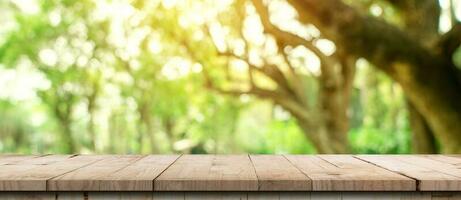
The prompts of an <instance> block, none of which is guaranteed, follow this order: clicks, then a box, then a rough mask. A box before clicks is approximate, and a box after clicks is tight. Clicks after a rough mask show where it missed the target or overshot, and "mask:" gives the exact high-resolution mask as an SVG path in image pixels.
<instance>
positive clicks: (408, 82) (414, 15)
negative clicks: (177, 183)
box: [0, 0, 461, 153]
mask: <svg viewBox="0 0 461 200" xmlns="http://www.w3.org/2000/svg"><path fill="white" fill-rule="evenodd" d="M0 11H1V12H0V23H1V26H0V85H1V90H0V152H20V153H241V152H250V153H411V152H416V153H438V152H447V153H459V152H461V123H459V122H460V120H461V72H460V69H461V51H460V50H459V45H460V44H461V25H460V23H459V19H460V18H461V1H458V0H438V1H437V0H405V1H399V0H357V1H356V0H354V1H352V0H324V1H320V0H271V1H263V0H220V1H214V0H163V1H160V0H149V1H145V0H97V1H91V0H79V1H73V0H3V1H0Z"/></svg>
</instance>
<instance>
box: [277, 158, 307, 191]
mask: <svg viewBox="0 0 461 200" xmlns="http://www.w3.org/2000/svg"><path fill="white" fill-rule="evenodd" d="M281 156H282V157H283V158H285V160H287V161H288V163H290V165H292V166H293V167H295V168H296V170H298V171H299V172H301V174H304V176H306V178H307V179H309V181H310V182H311V188H310V189H311V190H310V192H312V191H314V180H312V178H311V177H309V175H307V174H306V173H304V172H303V170H301V169H299V168H298V166H296V165H295V164H294V163H292V162H291V161H290V159H288V158H287V157H286V156H285V155H283V154H282V155H281Z"/></svg>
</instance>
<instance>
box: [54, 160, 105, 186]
mask: <svg viewBox="0 0 461 200" xmlns="http://www.w3.org/2000/svg"><path fill="white" fill-rule="evenodd" d="M77 156H79V155H78V154H77ZM74 157H76V156H74ZM72 158H73V157H72ZM105 159H108V158H102V159H100V160H96V161H94V162H90V163H88V164H86V165H83V166H81V167H77V168H75V169H73V170H70V171H67V172H65V173H62V174H59V175H56V176H53V177H51V178H49V179H46V181H45V191H49V190H48V181H49V180H51V179H54V178H56V177H59V176H62V175H64V174H68V173H70V172H73V171H75V170H78V169H81V168H83V167H86V166H88V165H92V164H94V163H97V162H100V161H103V160H105Z"/></svg>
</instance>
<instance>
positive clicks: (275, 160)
mask: <svg viewBox="0 0 461 200" xmlns="http://www.w3.org/2000/svg"><path fill="white" fill-rule="evenodd" d="M250 159H251V162H252V163H253V166H254V168H255V170H256V175H257V176H258V183H259V190H260V191H309V190H311V188H312V185H311V180H310V179H309V178H308V177H307V176H306V175H304V174H303V173H302V172H301V171H299V170H298V169H297V168H296V167H295V166H293V165H292V164H291V163H290V162H289V161H288V160H287V159H286V158H285V157H283V156H281V155H250Z"/></svg>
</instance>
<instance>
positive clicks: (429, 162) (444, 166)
mask: <svg viewBox="0 0 461 200" xmlns="http://www.w3.org/2000/svg"><path fill="white" fill-rule="evenodd" d="M394 157H395V158H397V159H398V160H400V161H402V162H408V163H411V164H413V165H417V166H420V167H426V168H429V169H431V170H435V171H439V172H441V173H444V174H448V175H453V176H456V177H459V178H461V168H460V167H459V166H456V165H453V164H450V163H446V162H442V161H438V160H433V159H430V158H426V157H423V156H413V155H399V156H394Z"/></svg>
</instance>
